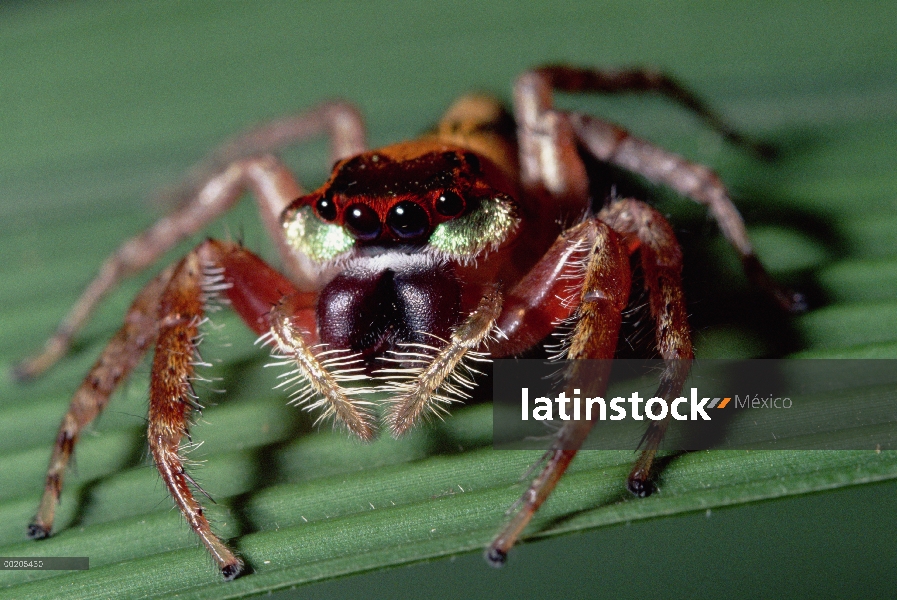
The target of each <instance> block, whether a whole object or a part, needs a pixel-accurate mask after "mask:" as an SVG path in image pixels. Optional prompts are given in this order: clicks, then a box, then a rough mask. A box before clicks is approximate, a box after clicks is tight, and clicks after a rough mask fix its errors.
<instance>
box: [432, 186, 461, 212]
mask: <svg viewBox="0 0 897 600" xmlns="http://www.w3.org/2000/svg"><path fill="white" fill-rule="evenodd" d="M463 210H464V199H463V198H461V196H459V195H458V194H456V193H455V192H451V191H445V192H443V193H442V195H441V196H439V198H437V199H436V212H438V213H439V214H440V215H442V216H443V217H457V216H458V215H460V214H461V211H463Z"/></svg>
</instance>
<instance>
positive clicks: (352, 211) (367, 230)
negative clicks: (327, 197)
mask: <svg viewBox="0 0 897 600" xmlns="http://www.w3.org/2000/svg"><path fill="white" fill-rule="evenodd" d="M346 225H347V226H348V227H349V231H351V232H352V234H353V235H354V236H355V238H356V239H359V240H362V241H370V240H375V239H377V238H378V237H379V236H380V217H378V216H377V213H376V212H374V209H373V208H371V207H370V206H367V205H365V204H353V205H352V206H350V207H348V208H347V209H346Z"/></svg>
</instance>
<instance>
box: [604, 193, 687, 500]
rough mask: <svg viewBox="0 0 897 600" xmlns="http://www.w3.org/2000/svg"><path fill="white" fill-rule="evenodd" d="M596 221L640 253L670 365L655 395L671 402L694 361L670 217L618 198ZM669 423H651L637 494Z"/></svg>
mask: <svg viewBox="0 0 897 600" xmlns="http://www.w3.org/2000/svg"><path fill="white" fill-rule="evenodd" d="M598 217H599V218H600V219H601V220H602V221H604V222H605V223H607V224H608V225H609V226H610V227H613V228H614V230H615V231H617V232H618V233H620V234H621V235H622V236H623V239H624V240H625V242H626V244H627V246H629V248H630V249H633V250H634V249H638V252H639V258H640V259H641V265H642V271H643V273H644V277H645V287H646V288H647V289H648V297H649V306H650V310H651V316H652V318H653V319H654V322H655V330H656V344H657V350H658V352H659V354H660V357H661V358H662V359H663V360H664V361H665V362H666V368H665V369H664V371H663V373H662V374H661V376H660V386H659V387H658V388H657V392H655V396H656V397H658V398H663V399H664V400H666V401H667V402H669V401H670V400H672V399H673V398H675V397H676V396H678V394H679V393H680V391H681V390H682V386H683V385H684V383H685V379H686V377H687V376H688V371H689V369H690V367H691V361H692V359H693V358H694V351H693V349H692V344H691V332H690V330H689V327H688V315H687V312H686V307H685V295H684V294H683V293H682V250H681V249H680V248H679V243H678V242H677V241H676V236H675V234H674V233H673V229H672V228H671V227H670V225H669V223H667V221H666V219H664V218H663V216H662V215H661V214H660V213H658V212H657V211H656V210H654V209H653V208H651V207H650V206H648V205H647V204H645V203H644V202H639V201H638V200H632V199H622V200H617V201H615V202H613V203H612V204H611V205H610V206H608V207H607V208H605V209H604V210H602V211H601V212H600V213H599V215H598ZM669 421H670V417H669V415H668V416H667V418H665V419H663V420H661V421H652V422H651V424H650V426H649V427H648V430H647V431H646V432H645V436H644V437H643V438H642V444H643V446H644V447H643V449H642V452H641V454H640V455H639V458H638V460H636V463H635V466H634V467H633V468H632V472H631V473H630V475H629V480H628V482H627V485H628V487H629V491H631V492H632V493H633V494H635V495H637V496H647V495H649V494H650V493H651V487H650V477H651V465H652V463H653V462H654V457H655V456H656V454H657V449H658V447H659V446H660V442H661V441H662V440H663V436H664V434H665V433H666V429H667V426H668V425H669Z"/></svg>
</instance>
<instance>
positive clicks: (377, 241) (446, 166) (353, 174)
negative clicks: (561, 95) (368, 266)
mask: <svg viewBox="0 0 897 600" xmlns="http://www.w3.org/2000/svg"><path fill="white" fill-rule="evenodd" d="M518 222H519V219H518V217H517V210H516V208H515V204H514V200H513V199H512V198H511V197H510V196H509V195H507V194H505V193H502V192H500V191H498V190H497V189H495V188H494V187H492V186H491V185H489V183H487V180H486V178H485V177H484V175H483V172H482V169H481V164H480V159H479V158H478V157H477V156H476V155H475V154H473V153H472V152H469V151H466V150H464V149H461V148H456V147H451V146H445V145H436V144H433V143H421V142H414V143H412V142H407V143H404V144H397V145H394V146H389V147H386V148H382V149H380V150H377V151H373V152H367V153H364V154H359V155H357V156H354V157H352V158H348V159H345V160H341V161H339V162H338V163H336V165H335V166H334V168H333V173H332V174H331V176H330V179H329V180H328V181H327V183H325V184H324V185H323V186H321V188H319V189H318V190H316V191H314V192H313V193H311V194H308V195H306V196H303V197H301V198H299V199H297V200H295V201H294V202H293V203H292V204H290V206H288V207H287V209H286V210H285V211H284V213H283V216H282V223H283V226H284V229H285V232H286V239H287V241H288V243H289V244H290V245H291V246H292V247H293V248H294V249H295V250H296V251H298V252H299V253H301V254H303V255H304V256H305V257H307V259H309V260H310V261H312V262H314V263H318V264H320V265H322V266H324V265H326V264H328V263H331V262H332V261H334V260H339V259H342V258H350V257H352V256H357V255H363V254H366V253H368V254H369V253H377V252H380V251H402V252H407V253H414V252H423V253H427V254H434V255H437V256H439V257H440V258H443V259H446V260H450V261H456V262H460V263H471V262H473V261H475V260H476V259H477V258H478V257H479V256H480V255H482V254H483V253H485V252H487V251H489V250H491V249H494V248H497V247H498V246H500V245H501V244H502V243H503V242H505V241H506V240H507V239H508V238H509V237H510V236H511V234H512V232H513V231H514V229H515V228H516V227H517V225H518Z"/></svg>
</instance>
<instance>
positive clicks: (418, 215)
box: [386, 200, 430, 240]
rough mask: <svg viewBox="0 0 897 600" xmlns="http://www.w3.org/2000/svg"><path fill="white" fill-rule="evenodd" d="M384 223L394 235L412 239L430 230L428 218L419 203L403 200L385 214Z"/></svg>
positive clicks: (403, 238)
mask: <svg viewBox="0 0 897 600" xmlns="http://www.w3.org/2000/svg"><path fill="white" fill-rule="evenodd" d="M386 224H387V226H389V229H390V231H392V232H393V233H394V234H395V235H396V237H398V238H399V239H402V240H412V239H414V238H419V237H421V236H423V235H424V234H425V233H427V231H429V230H430V218H429V217H428V216H427V211H425V210H424V209H423V208H422V207H421V205H420V204H417V203H416V202H411V201H410V200H405V201H404V202H399V203H398V204H396V205H395V206H393V207H392V208H391V209H389V214H387V215H386Z"/></svg>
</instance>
